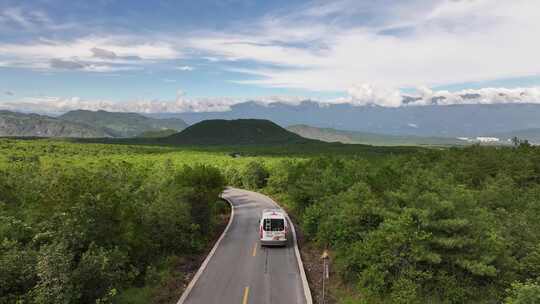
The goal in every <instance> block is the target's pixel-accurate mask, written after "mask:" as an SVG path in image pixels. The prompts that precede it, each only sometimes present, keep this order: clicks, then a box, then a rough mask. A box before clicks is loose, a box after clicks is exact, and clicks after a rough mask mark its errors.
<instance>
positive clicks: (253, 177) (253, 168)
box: [242, 161, 270, 189]
mask: <svg viewBox="0 0 540 304" xmlns="http://www.w3.org/2000/svg"><path fill="white" fill-rule="evenodd" d="M269 176H270V173H269V172H268V170H267V169H266V167H265V166H264V165H263V164H262V163H260V162H257V161H252V162H250V163H248V164H247V166H246V168H245V169H244V176H243V178H242V180H243V185H244V187H246V188H248V189H261V188H263V187H265V186H266V183H267V180H268V177H269Z"/></svg>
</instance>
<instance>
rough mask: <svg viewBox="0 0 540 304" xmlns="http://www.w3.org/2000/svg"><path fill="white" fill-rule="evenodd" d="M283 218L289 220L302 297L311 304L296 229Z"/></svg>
mask: <svg viewBox="0 0 540 304" xmlns="http://www.w3.org/2000/svg"><path fill="white" fill-rule="evenodd" d="M261 194H262V193H261ZM263 195H264V194H263ZM265 196H266V197H268V198H269V199H270V200H271V201H272V203H274V205H276V206H277V207H278V208H280V209H283V208H282V207H281V206H280V205H279V204H278V203H276V202H275V201H274V200H273V199H272V198H271V197H269V196H267V195H265ZM285 216H287V220H289V223H291V232H292V235H293V238H294V254H295V255H296V262H297V263H298V268H299V270H300V278H301V280H302V287H303V289H304V297H305V298H306V304H313V298H312V296H311V289H309V283H308V280H307V276H306V271H305V270H304V263H303V262H302V256H301V255H300V249H299V248H298V239H297V238H296V229H295V228H294V223H293V221H292V220H291V218H290V217H289V214H288V213H287V212H285Z"/></svg>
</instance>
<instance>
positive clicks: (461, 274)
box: [0, 139, 540, 304]
mask: <svg viewBox="0 0 540 304" xmlns="http://www.w3.org/2000/svg"><path fill="white" fill-rule="evenodd" d="M265 150H267V151H269V152H268V153H265V152H264V151H265ZM276 150H278V148H276V147H269V148H268V149H263V147H242V148H224V147H221V148H212V149H210V148H208V149H203V148H189V147H183V148H175V147H160V146H142V145H112V144H90V143H73V142H66V141H59V140H58V141H55V140H14V139H0V247H1V249H0V303H149V302H150V303H174V302H176V300H177V298H178V297H179V294H178V293H174V291H170V289H174V287H175V285H174V284H173V282H178V281H181V280H183V275H184V270H185V267H183V266H185V265H186V264H188V262H189V259H190V257H192V256H193V255H196V254H201V253H203V252H204V250H205V249H206V248H208V246H209V244H210V243H211V242H212V240H213V239H214V237H215V235H216V233H217V232H219V231H218V230H219V226H220V225H222V224H223V222H224V220H225V218H224V217H225V216H226V215H227V214H228V213H229V210H228V209H227V208H228V207H227V205H226V204H225V203H223V202H221V201H219V194H220V193H221V192H222V191H223V189H224V188H225V187H226V186H227V185H232V186H237V187H242V188H247V189H252V190H257V191H261V192H264V193H267V194H269V195H271V196H272V197H273V198H274V199H276V200H277V201H279V202H280V203H281V204H282V205H283V206H284V207H285V208H286V209H287V210H288V212H289V213H290V214H291V216H292V217H293V218H294V219H295V221H296V222H297V224H298V225H299V228H300V229H301V230H302V231H303V233H304V235H305V237H306V240H307V241H308V242H310V243H312V244H314V245H315V246H317V247H319V248H321V249H325V248H326V249H329V251H330V253H331V256H332V260H333V261H334V262H333V271H334V272H335V273H336V274H337V276H338V277H339V279H340V280H341V281H342V282H343V284H344V285H345V286H347V292H345V294H344V293H343V292H340V298H339V299H338V301H339V302H340V303H507V304H521V303H540V299H539V297H540V285H539V284H540V221H539V219H540V149H539V148H538V147H532V146H529V145H525V144H522V145H521V146H516V147H505V148H502V147H482V146H471V147H462V148H445V149H440V148H437V149H435V148H422V149H420V148H415V149H404V148H395V149H394V148H388V147H386V148H384V149H383V148H381V149H380V150H377V148H376V147H366V146H352V145H351V146H348V147H347V148H346V149H343V150H344V153H340V152H339V151H340V150H339V149H338V147H336V146H332V145H321V146H320V147H318V148H317V149H311V148H310V149H308V150H309V152H306V147H298V148H295V147H287V151H288V153H286V154H285V153H282V154H279V153H274V152H273V151H276ZM238 151H240V152H239V155H240V157H236V156H237V155H236V154H235V155H233V154H234V153H233V152H235V153H236V152H238ZM233 156H235V157H233ZM171 286H172V287H171ZM168 290H169V291H168Z"/></svg>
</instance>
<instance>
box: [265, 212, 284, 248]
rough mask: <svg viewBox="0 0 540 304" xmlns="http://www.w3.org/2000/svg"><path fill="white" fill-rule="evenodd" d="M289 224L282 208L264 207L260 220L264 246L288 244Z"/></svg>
mask: <svg viewBox="0 0 540 304" xmlns="http://www.w3.org/2000/svg"><path fill="white" fill-rule="evenodd" d="M288 231H289V225H288V224H287V219H286V218H285V212H283V210H281V209H264V210H263V212H262V214H261V220H260V222H259V239H260V240H261V245H262V246H287V232H288Z"/></svg>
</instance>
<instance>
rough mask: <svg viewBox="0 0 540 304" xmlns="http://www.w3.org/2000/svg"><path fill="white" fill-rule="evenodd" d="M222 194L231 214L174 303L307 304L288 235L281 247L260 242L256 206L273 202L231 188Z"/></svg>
mask: <svg viewBox="0 0 540 304" xmlns="http://www.w3.org/2000/svg"><path fill="white" fill-rule="evenodd" d="M223 198H225V199H226V200H228V201H229V202H230V203H231V204H232V205H233V208H234V217H233V219H232V221H231V222H230V225H229V227H228V230H227V231H226V232H225V234H224V235H223V238H222V239H221V240H220V241H218V242H219V244H218V245H217V247H215V251H214V252H213V255H212V253H211V254H210V258H209V260H208V264H206V265H204V264H203V266H202V272H201V273H200V276H199V277H197V276H196V277H195V278H194V282H192V284H191V285H192V286H191V287H188V289H187V290H186V292H185V294H184V295H183V296H182V298H181V299H180V301H179V302H178V304H212V303H225V304H236V303H238V304H248V303H252V304H254V303H257V304H270V303H276V304H293V303H299V304H309V303H307V301H306V295H305V291H304V286H305V283H304V282H305V280H304V281H303V280H302V277H303V273H301V271H303V269H302V270H300V267H299V265H298V260H297V256H296V255H295V244H296V240H293V237H292V234H291V233H290V232H289V235H288V239H289V244H288V245H287V247H285V248H266V247H262V248H261V246H260V245H259V239H258V220H259V217H260V214H261V211H262V210H263V209H265V208H273V207H275V206H276V205H275V203H274V202H273V201H272V200H271V199H270V198H269V197H267V196H264V195H262V194H259V193H256V192H251V191H246V190H240V189H234V188H228V189H227V190H225V192H224V193H223ZM290 224H291V225H292V223H290ZM205 266H206V267H205ZM308 294H309V292H308Z"/></svg>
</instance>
